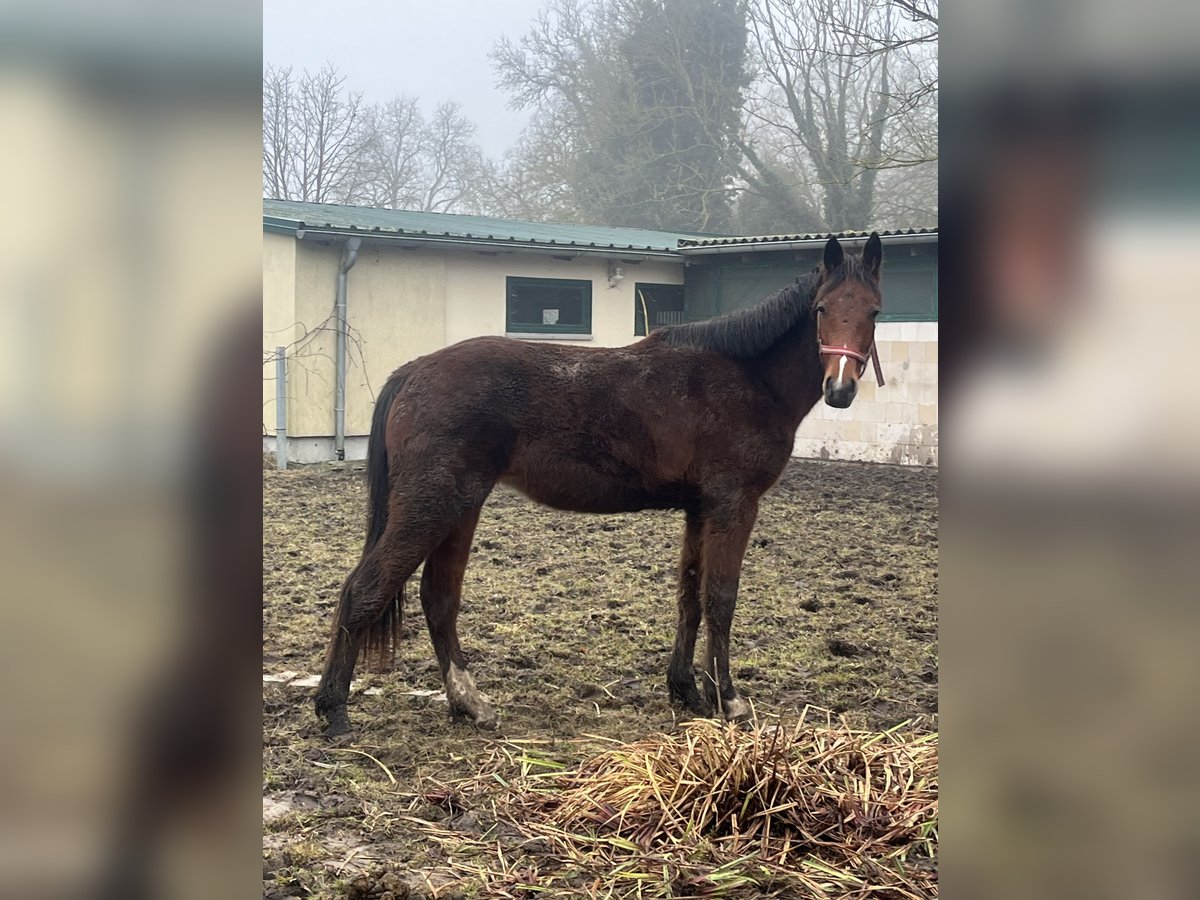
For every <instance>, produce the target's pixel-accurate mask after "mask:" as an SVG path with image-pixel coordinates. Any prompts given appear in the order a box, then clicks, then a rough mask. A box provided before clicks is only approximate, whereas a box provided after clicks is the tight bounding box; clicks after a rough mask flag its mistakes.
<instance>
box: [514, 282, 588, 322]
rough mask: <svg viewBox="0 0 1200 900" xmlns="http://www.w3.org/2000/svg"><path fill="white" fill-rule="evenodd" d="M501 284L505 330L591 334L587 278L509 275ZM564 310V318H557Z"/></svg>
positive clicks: (561, 315)
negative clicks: (564, 319) (502, 288)
mask: <svg viewBox="0 0 1200 900" xmlns="http://www.w3.org/2000/svg"><path fill="white" fill-rule="evenodd" d="M504 288H505V289H504V296H505V314H504V329H505V331H506V332H507V333H509V334H569V335H586V336H589V337H590V336H591V334H592V282H591V281H587V280H583V279H574V278H524V277H517V276H515V275H510V276H508V278H507V279H506V280H505V286H504ZM564 311H566V313H567V315H566V316H565V318H566V319H567V321H565V322H564V321H561V320H562V318H564V316H563V312H564ZM552 319H553V321H551V320H552Z"/></svg>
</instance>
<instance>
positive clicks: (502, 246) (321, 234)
mask: <svg viewBox="0 0 1200 900" xmlns="http://www.w3.org/2000/svg"><path fill="white" fill-rule="evenodd" d="M264 227H266V226H264ZM268 230H271V231H276V228H268ZM280 230H285V229H280ZM286 230H288V231H291V232H292V233H293V234H295V236H296V238H297V239H298V240H312V239H316V240H337V239H338V238H358V239H359V240H363V239H365V240H367V241H371V242H375V241H379V242H381V243H388V244H397V243H399V244H407V245H410V246H411V247H413V249H415V248H416V247H417V246H429V247H435V248H438V249H443V250H444V249H450V248H463V247H465V248H469V249H476V250H482V251H484V252H492V253H504V252H506V251H511V250H523V251H527V252H529V253H536V254H539V255H542V256H572V257H574V256H586V255H591V256H606V257H614V256H619V257H622V258H626V259H628V258H630V257H643V258H647V259H675V260H678V259H679V251H678V250H674V249H667V248H665V247H664V248H653V247H650V248H641V247H601V246H593V245H589V244H559V243H554V244H550V243H542V242H540V241H488V240H482V239H474V238H456V237H444V236H440V235H439V236H430V235H423V234H396V233H393V232H386V231H370V232H363V231H350V230H345V231H341V230H328V229H319V230H318V229H312V228H291V229H286Z"/></svg>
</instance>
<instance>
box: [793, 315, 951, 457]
mask: <svg viewBox="0 0 1200 900" xmlns="http://www.w3.org/2000/svg"><path fill="white" fill-rule="evenodd" d="M875 342H876V345H877V346H878V348H879V361H880V363H881V364H882V365H883V377H884V379H885V380H886V381H887V384H886V385H885V386H884V387H882V388H881V387H877V386H876V384H875V374H874V372H873V371H872V370H871V368H870V367H868V369H867V372H866V374H865V375H864V377H863V378H862V380H861V381H860V382H859V389H858V396H857V397H856V398H855V400H854V402H853V403H852V404H851V405H850V408H849V409H834V408H833V407H831V406H827V405H826V404H825V403H824V402H820V403H818V404H817V405H816V406H815V407H814V408H813V411H812V412H811V413H810V414H809V416H808V418H807V419H805V420H804V422H803V424H801V426H800V430H799V431H798V432H797V433H796V449H795V455H796V456H802V457H807V458H812V459H849V460H859V461H862V462H888V463H902V464H905V465H922V466H936V465H937V464H938V356H937V353H938V323H937V322H881V323H880V324H879V325H877V326H876V328H875Z"/></svg>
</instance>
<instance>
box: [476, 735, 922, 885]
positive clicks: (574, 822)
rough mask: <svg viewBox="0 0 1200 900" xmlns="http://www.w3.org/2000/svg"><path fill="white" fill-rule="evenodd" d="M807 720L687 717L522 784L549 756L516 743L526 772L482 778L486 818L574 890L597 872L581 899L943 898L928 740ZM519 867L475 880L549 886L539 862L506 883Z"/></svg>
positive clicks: (484, 870) (479, 871) (483, 871)
mask: <svg viewBox="0 0 1200 900" xmlns="http://www.w3.org/2000/svg"><path fill="white" fill-rule="evenodd" d="M811 718H812V715H811V713H809V714H807V715H806V716H804V717H802V718H801V720H800V721H799V722H798V723H796V724H795V725H794V726H790V727H783V726H779V725H776V726H773V727H768V728H763V729H752V730H741V729H739V728H736V727H731V726H726V725H723V724H720V723H716V722H712V721H707V720H699V721H694V722H691V723H688V724H687V725H685V726H684V727H683V728H682V730H681V731H680V732H678V733H676V734H667V735H656V736H654V737H651V738H648V739H646V740H642V741H638V742H636V743H632V744H620V745H616V746H614V747H613V748H612V749H610V750H607V751H605V752H602V753H600V754H599V755H597V756H593V757H591V758H590V759H588V760H586V761H585V762H583V763H582V764H581V765H580V766H579V767H578V768H577V769H576V770H574V771H569V772H568V771H558V772H551V773H549V774H542V775H536V774H535V775H532V776H530V775H529V774H528V773H529V772H530V771H531V770H532V769H536V768H537V767H538V766H539V765H546V766H553V765H554V763H552V762H541V763H539V760H537V759H536V758H533V757H532V756H530V755H529V753H528V751H527V750H524V751H522V755H521V756H520V757H519V759H518V761H520V762H521V763H522V771H523V772H524V773H525V775H526V777H524V778H522V779H520V780H518V781H517V782H515V783H509V782H507V781H504V780H503V779H501V778H499V777H498V774H499V773H493V774H492V776H491V777H492V778H493V779H495V780H499V781H501V782H502V783H504V784H506V785H507V786H508V791H507V793H506V794H505V795H504V796H503V797H501V798H499V799H497V800H496V801H495V804H494V812H495V814H496V815H497V817H498V818H499V819H500V820H501V821H504V822H507V823H508V824H509V825H510V826H512V827H515V828H516V829H517V830H518V831H519V832H520V833H522V834H523V835H525V836H526V838H528V839H532V840H536V843H537V844H538V845H539V846H541V847H542V849H543V852H542V859H543V860H544V859H545V857H546V856H547V854H548V855H549V856H550V857H553V858H555V859H557V860H558V861H559V862H560V863H561V864H562V865H563V866H564V867H566V868H569V869H570V871H571V872H573V873H574V874H575V877H574V879H573V886H575V887H578V886H580V885H581V884H582V883H583V882H584V881H586V879H587V876H588V875H589V874H590V875H596V876H599V877H597V878H596V882H595V885H594V887H595V888H597V889H598V888H600V887H601V885H602V884H603V885H604V886H605V888H606V890H607V892H606V893H603V894H602V893H600V892H599V890H596V891H595V893H594V894H591V892H589V893H588V894H585V895H589V894H591V895H594V896H716V895H727V894H733V895H738V894H746V892H747V891H749V894H746V895H752V896H761V893H759V892H761V891H770V892H772V893H778V895H779V896H792V897H797V896H798V897H816V898H825V897H873V898H922V900H923V898H928V897H936V896H937V871H936V862H935V859H936V849H937V847H936V843H937V736H936V735H935V734H928V733H927V734H915V733H914V732H913V730H912V726H911V723H906V724H908V726H909V727H908V728H907V730H902V729H901V727H898V728H896V729H892V730H890V731H888V732H884V733H874V732H862V731H856V730H852V729H849V728H847V727H844V726H838V725H835V724H833V723H832V722H831V721H830V720H829V718H828V717H826V720H825V722H823V723H818V724H811V723H810V722H809V719H811ZM510 758H511V757H510ZM495 780H494V781H493V782H492V783H493V786H494V784H495ZM526 843H527V844H528V841H527V842H526ZM500 855H501V858H502V859H503V857H504V855H503V852H501V854H500ZM527 859H528V858H527ZM518 869H519V867H516V866H506V867H505V871H504V872H503V873H501V872H496V871H494V870H489V869H487V868H486V867H484V868H479V867H476V868H475V869H474V871H475V872H476V874H477V875H485V874H487V873H488V872H491V873H492V874H494V875H496V876H497V878H496V879H495V880H494V881H492V880H489V879H488V878H486V877H485V878H484V881H485V882H487V883H489V884H490V885H491V886H492V887H493V888H494V894H495V895H502V894H504V893H506V891H505V890H502V885H503V884H507V885H509V886H511V887H516V886H517V885H516V884H515V883H514V882H515V881H520V882H522V883H523V884H524V885H525V886H527V889H529V890H533V891H539V890H541V891H545V890H547V889H550V888H551V884H552V882H553V880H554V879H553V878H551V879H550V881H549V882H548V881H547V880H546V879H545V878H544V877H542V874H543V872H542V867H540V866H538V865H537V864H536V863H535V864H533V865H532V866H531V867H530V866H526V868H525V869H523V870H520V871H523V873H524V875H523V876H522V877H520V878H519V879H514V875H515V874H516V873H517V872H518ZM501 875H503V878H500V877H499V876H501ZM581 878H582V879H583V881H581V880H580V879H581ZM621 885H624V887H621ZM564 887H566V885H565V884H564ZM635 889H636V890H635ZM509 895H510V896H525V895H526V894H522V893H520V892H516V893H510V894H509Z"/></svg>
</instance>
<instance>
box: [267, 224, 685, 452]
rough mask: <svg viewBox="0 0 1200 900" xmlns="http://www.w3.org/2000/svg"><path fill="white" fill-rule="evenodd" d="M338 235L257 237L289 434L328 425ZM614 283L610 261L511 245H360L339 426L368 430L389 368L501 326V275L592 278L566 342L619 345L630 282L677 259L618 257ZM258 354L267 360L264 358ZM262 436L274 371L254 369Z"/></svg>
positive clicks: (627, 316)
mask: <svg viewBox="0 0 1200 900" xmlns="http://www.w3.org/2000/svg"><path fill="white" fill-rule="evenodd" d="M341 252H342V250H341V244H329V245H322V244H320V243H317V242H315V241H313V240H303V241H297V240H296V239H295V238H293V237H291V236H288V235H276V234H265V235H264V236H263V294H264V296H263V332H264V333H263V350H264V353H265V354H266V353H272V352H273V350H274V347H275V346H276V345H277V344H279V345H287V346H289V352H288V395H289V404H288V405H289V409H288V434H289V436H291V437H294V438H300V437H314V436H316V437H322V436H328V435H331V434H332V433H333V395H334V376H335V369H334V357H335V353H336V350H335V335H334V332H333V330H332V327H331V326H332V322H331V320H330V317H331V316H332V313H333V304H334V295H335V288H336V280H337V270H338V262H339V259H340V256H341ZM620 265H621V266H622V267H623V268H624V270H625V277H624V280H623V281H622V282H621V283H620V284H619V285H618V286H617V287H616V288H610V287H609V286H608V260H607V259H605V258H589V257H577V258H575V259H571V260H559V259H554V258H552V257H549V256H537V255H531V254H520V253H504V254H500V255H495V256H491V255H484V254H481V253H477V252H475V251H459V250H423V249H419V250H403V249H400V248H397V247H394V246H388V245H384V244H380V245H372V244H367V243H364V245H363V247H362V249H361V250H360V252H359V256H358V261H357V263H356V264H355V266H354V268H353V269H351V270H350V273H349V276H348V288H347V320H348V323H349V326H350V335H351V339H350V341H349V342H348V345H347V352H348V358H349V361H348V365H347V374H346V434H347V435H348V436H354V435H365V434H367V433H368V432H369V431H370V425H371V411H372V409H373V407H374V402H375V396H376V394H377V393H378V391H379V389H380V387H381V386H382V385H383V383H384V381H385V380H386V379H387V377H388V375H389V374H390V373H391V372H392V371H393V370H395V369H396V368H398V367H399V366H401V365H403V364H404V363H406V362H408V361H409V360H411V359H414V358H416V357H418V356H421V355H423V354H426V353H431V352H433V351H434V350H437V349H439V348H441V347H444V346H447V345H449V344H453V343H456V342H458V341H461V340H465V339H466V338H470V337H478V336H480V335H486V334H496V335H500V334H504V330H505V329H504V324H505V307H506V303H505V289H506V281H505V280H506V278H507V277H508V276H510V275H512V276H523V277H531V278H574V279H586V280H589V281H591V282H592V337H591V339H590V340H586V341H579V342H574V341H573V342H572V343H579V344H581V345H583V346H598V347H619V346H622V345H624V344H628V343H630V342H632V341H633V340H635V335H634V333H633V326H634V306H633V303H634V284H636V283H637V282H653V283H658V284H682V283H683V266H682V264H680V263H675V262H651V261H646V262H642V263H637V264H630V263H628V262H621V263H620ZM264 358H265V357H264ZM263 376H264V381H263V401H264V402H263V423H264V433H273V432H274V427H275V399H274V398H275V385H274V381H273V380H272V379H273V376H274V369H273V367H271V366H264V372H263Z"/></svg>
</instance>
